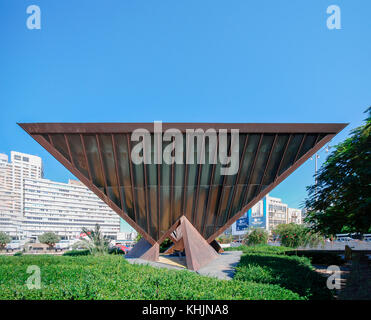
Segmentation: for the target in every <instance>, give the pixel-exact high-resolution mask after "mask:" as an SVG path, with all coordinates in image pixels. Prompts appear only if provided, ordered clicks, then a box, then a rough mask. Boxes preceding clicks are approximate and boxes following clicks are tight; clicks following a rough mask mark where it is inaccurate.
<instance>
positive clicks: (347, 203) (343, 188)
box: [305, 107, 371, 235]
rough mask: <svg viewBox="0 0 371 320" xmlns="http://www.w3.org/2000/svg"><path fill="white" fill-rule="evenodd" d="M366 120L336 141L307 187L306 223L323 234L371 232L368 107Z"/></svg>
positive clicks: (370, 112) (370, 115) (370, 124)
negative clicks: (315, 176) (348, 134)
mask: <svg viewBox="0 0 371 320" xmlns="http://www.w3.org/2000/svg"><path fill="white" fill-rule="evenodd" d="M366 112H367V113H368V117H367V119H366V123H365V124H364V125H363V126H361V127H358V128H356V129H355V130H353V131H352V133H351V136H350V137H349V138H348V139H346V140H345V141H344V142H342V143H340V144H338V145H337V146H336V148H335V151H334V152H332V153H331V154H330V156H329V157H328V158H327V160H326V162H325V163H324V165H323V166H322V167H321V168H320V170H319V171H318V174H317V185H312V186H310V187H308V188H307V189H308V192H309V196H308V198H307V199H306V201H305V206H306V208H308V210H309V212H308V213H307V217H306V222H308V223H310V224H311V225H312V228H313V229H315V230H318V231H321V232H322V233H324V234H326V235H330V234H336V233H344V232H347V233H348V232H361V233H370V232H371V215H370V212H371V165H370V163H371V107H370V108H368V109H367V110H366Z"/></svg>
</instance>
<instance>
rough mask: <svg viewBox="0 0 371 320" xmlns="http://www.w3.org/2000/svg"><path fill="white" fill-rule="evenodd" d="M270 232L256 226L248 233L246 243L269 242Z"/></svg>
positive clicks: (251, 244) (252, 244) (250, 244)
mask: <svg viewBox="0 0 371 320" xmlns="http://www.w3.org/2000/svg"><path fill="white" fill-rule="evenodd" d="M267 242H268V232H267V231H265V230H264V229H262V228H254V229H252V231H251V232H249V233H247V234H246V236H245V238H244V243H245V244H247V245H249V246H254V245H257V244H267Z"/></svg>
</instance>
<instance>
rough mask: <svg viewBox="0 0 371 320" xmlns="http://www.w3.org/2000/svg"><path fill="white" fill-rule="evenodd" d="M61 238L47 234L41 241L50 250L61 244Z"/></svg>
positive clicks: (51, 233) (52, 233)
mask: <svg viewBox="0 0 371 320" xmlns="http://www.w3.org/2000/svg"><path fill="white" fill-rule="evenodd" d="M59 240H60V238H59V236H58V235H56V234H55V233H54V232H45V233H43V234H42V235H41V236H39V241H40V242H41V243H45V244H47V245H48V246H49V247H50V248H52V247H54V245H55V244H56V243H57V242H59Z"/></svg>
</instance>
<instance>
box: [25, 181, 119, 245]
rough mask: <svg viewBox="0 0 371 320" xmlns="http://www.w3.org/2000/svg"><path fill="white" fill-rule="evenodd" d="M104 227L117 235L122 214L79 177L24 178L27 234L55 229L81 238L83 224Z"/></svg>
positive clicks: (109, 235) (69, 235)
mask: <svg viewBox="0 0 371 320" xmlns="http://www.w3.org/2000/svg"><path fill="white" fill-rule="evenodd" d="M95 224H99V225H100V227H101V231H102V233H103V234H104V235H106V236H107V237H109V238H112V239H116V236H117V233H118V232H119V231H120V217H119V216H118V215H117V214H116V213H115V212H114V211H113V210H112V209H111V208H109V207H108V206H107V205H106V204H105V203H104V202H103V201H102V200H100V199H99V198H98V197H97V196H96V195H95V194H94V193H93V192H91V191H90V190H89V189H88V188H87V187H85V186H84V185H83V184H82V183H81V182H80V181H77V180H69V182H68V183H60V182H54V181H50V180H47V179H25V180H24V216H23V220H22V229H23V231H24V233H25V236H26V237H27V238H36V237H37V236H39V235H41V234H42V233H44V232H54V233H56V234H58V235H59V236H61V237H62V238H65V239H74V238H78V237H79V236H80V233H81V229H82V227H86V228H89V229H93V228H94V226H95Z"/></svg>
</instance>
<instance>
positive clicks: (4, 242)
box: [0, 231, 11, 250]
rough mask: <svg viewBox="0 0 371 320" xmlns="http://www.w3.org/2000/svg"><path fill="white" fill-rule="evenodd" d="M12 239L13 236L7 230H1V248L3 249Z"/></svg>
mask: <svg viewBox="0 0 371 320" xmlns="http://www.w3.org/2000/svg"><path fill="white" fill-rule="evenodd" d="M10 241H11V238H10V237H9V236H8V235H7V234H6V233H5V232H2V231H0V250H3V249H4V248H5V246H6V245H7V244H8V243H9V242H10Z"/></svg>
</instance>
